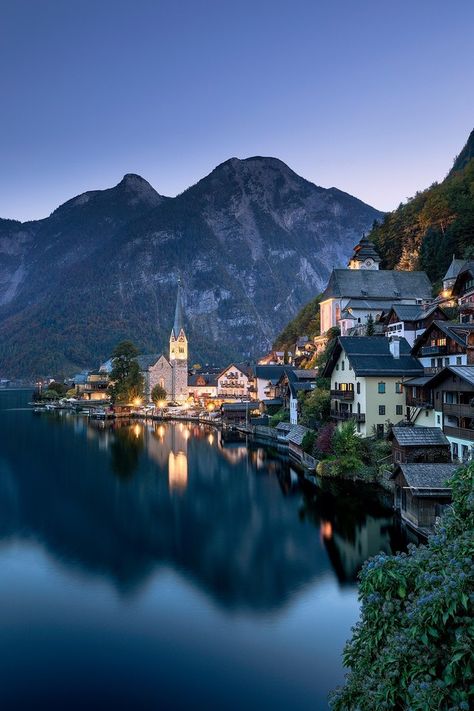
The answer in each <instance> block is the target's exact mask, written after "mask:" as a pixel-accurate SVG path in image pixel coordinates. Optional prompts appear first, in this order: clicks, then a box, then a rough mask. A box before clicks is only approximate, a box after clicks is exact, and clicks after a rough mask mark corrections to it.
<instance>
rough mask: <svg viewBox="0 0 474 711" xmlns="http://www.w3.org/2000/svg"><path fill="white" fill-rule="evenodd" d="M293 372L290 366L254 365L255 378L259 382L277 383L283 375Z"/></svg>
mask: <svg viewBox="0 0 474 711" xmlns="http://www.w3.org/2000/svg"><path fill="white" fill-rule="evenodd" d="M293 370H294V367H293V366H292V365H256V366H255V377H256V378H258V379H259V380H272V381H273V380H274V381H278V380H279V379H280V378H281V376H282V375H283V373H285V372H287V373H290V372H292V371H293Z"/></svg>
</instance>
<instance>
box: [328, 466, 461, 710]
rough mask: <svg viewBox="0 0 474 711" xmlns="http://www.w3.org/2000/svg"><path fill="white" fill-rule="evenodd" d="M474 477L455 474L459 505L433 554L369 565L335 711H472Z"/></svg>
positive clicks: (426, 550) (431, 547)
mask: <svg viewBox="0 0 474 711" xmlns="http://www.w3.org/2000/svg"><path fill="white" fill-rule="evenodd" d="M473 477H474V464H471V465H470V466H469V467H463V468H461V469H460V470H458V471H457V472H456V474H455V475H454V477H453V478H452V480H451V487H452V493H453V505H452V507H450V509H448V511H447V513H446V514H445V515H444V516H443V518H442V522H441V525H440V526H439V527H438V528H437V530H436V533H435V534H434V535H432V536H430V537H429V540H428V543H427V545H426V546H419V547H418V548H417V547H415V546H413V545H411V546H410V547H409V552H408V554H406V553H399V554H398V555H396V556H387V555H385V554H382V553H381V554H380V555H378V556H376V557H375V558H372V559H371V560H369V561H367V562H366V563H365V565H364V567H363V569H362V571H361V574H360V590H359V597H360V600H361V603H362V607H361V615H360V621H359V622H358V623H357V625H356V627H355V628H354V630H353V636H352V639H351V640H350V642H348V644H347V645H346V648H345V651H344V663H345V665H346V666H347V667H349V668H350V672H349V674H348V676H347V681H346V684H345V686H344V687H343V688H341V689H339V690H337V691H336V692H335V693H334V694H333V695H332V698H331V707H332V709H333V710H334V711H374V709H377V710H378V709H407V710H408V709H410V711H428V710H431V709H433V710H434V709H445V710H446V711H448V710H452V711H454V709H456V710H458V711H462V710H464V709H465V710H466V711H468V709H469V708H472V700H473V681H474V676H473V656H472V648H473V635H474V619H473V615H472V609H473V607H472V604H473V599H474V562H473V558H474V490H473Z"/></svg>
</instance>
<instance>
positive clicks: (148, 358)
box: [137, 353, 167, 371]
mask: <svg viewBox="0 0 474 711" xmlns="http://www.w3.org/2000/svg"><path fill="white" fill-rule="evenodd" d="M161 356H162V354H161V353H154V354H152V355H141V356H138V357H137V362H138V366H139V368H140V370H141V371H144V370H148V368H151V366H152V365H155V363H156V362H157V361H158V360H159V359H160V358H161ZM165 360H167V359H166V358H165Z"/></svg>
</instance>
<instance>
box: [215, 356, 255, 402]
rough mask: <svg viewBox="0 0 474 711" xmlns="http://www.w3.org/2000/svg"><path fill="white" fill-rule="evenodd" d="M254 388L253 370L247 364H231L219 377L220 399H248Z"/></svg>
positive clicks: (218, 391) (218, 393) (218, 389)
mask: <svg viewBox="0 0 474 711" xmlns="http://www.w3.org/2000/svg"><path fill="white" fill-rule="evenodd" d="M253 387H254V375H253V369H252V367H251V366H250V365H248V364H247V363H231V364H230V365H228V366H227V368H224V370H222V371H221V372H220V373H219V374H218V375H217V396H218V397H221V398H248V397H250V394H251V392H253Z"/></svg>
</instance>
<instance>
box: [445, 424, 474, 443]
mask: <svg viewBox="0 0 474 711" xmlns="http://www.w3.org/2000/svg"><path fill="white" fill-rule="evenodd" d="M443 432H444V434H445V435H446V436H447V437H457V438H458V439H467V440H469V442H474V430H468V429H465V428H464V427H449V426H447V425H445V426H444V427H443Z"/></svg>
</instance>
